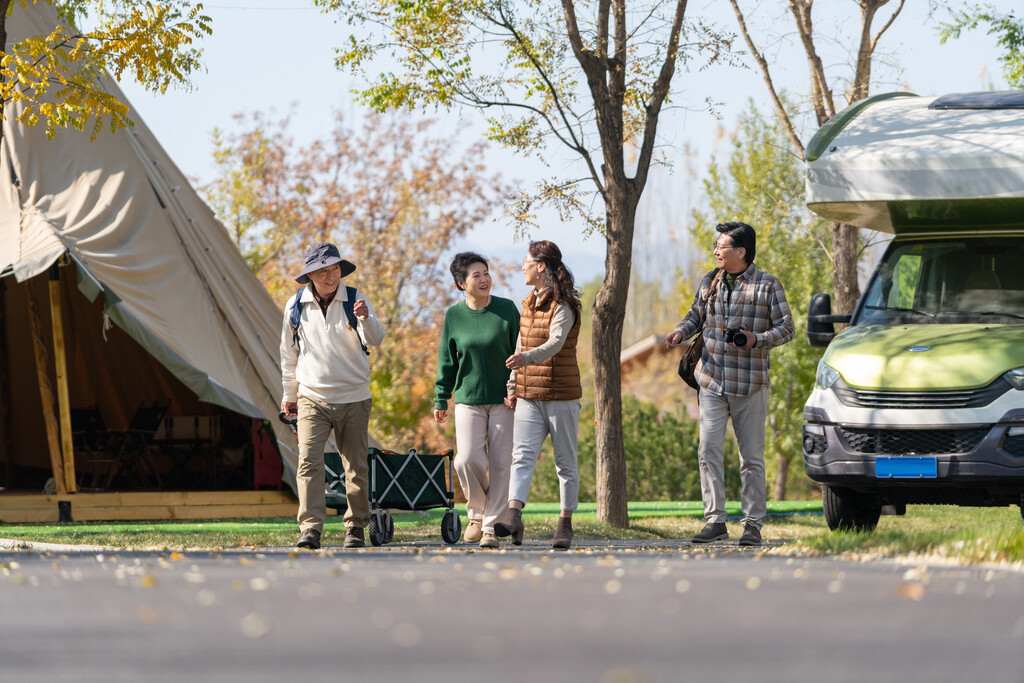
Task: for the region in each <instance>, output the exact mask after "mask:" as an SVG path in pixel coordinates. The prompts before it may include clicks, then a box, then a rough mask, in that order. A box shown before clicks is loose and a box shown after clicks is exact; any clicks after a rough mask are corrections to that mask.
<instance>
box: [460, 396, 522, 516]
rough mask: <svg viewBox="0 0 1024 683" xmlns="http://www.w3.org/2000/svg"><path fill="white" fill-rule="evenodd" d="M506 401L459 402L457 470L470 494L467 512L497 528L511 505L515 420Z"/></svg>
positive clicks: (465, 491)
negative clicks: (510, 484)
mask: <svg viewBox="0 0 1024 683" xmlns="http://www.w3.org/2000/svg"><path fill="white" fill-rule="evenodd" d="M514 419H515V413H513V412H512V411H511V410H509V409H508V407H507V406H506V405H505V404H504V403H493V404H488V405H464V404H462V403H456V404H455V449H456V453H455V462H454V466H455V471H456V472H457V473H458V475H459V483H460V484H461V485H462V492H463V493H465V494H466V514H467V515H469V518H470V519H471V520H472V519H477V520H481V521H482V525H481V526H482V528H483V530H484V531H491V532H493V531H494V523H495V522H497V521H498V520H499V519H501V517H502V515H504V514H505V508H507V507H508V473H509V469H510V468H511V467H512V422H513V420H514Z"/></svg>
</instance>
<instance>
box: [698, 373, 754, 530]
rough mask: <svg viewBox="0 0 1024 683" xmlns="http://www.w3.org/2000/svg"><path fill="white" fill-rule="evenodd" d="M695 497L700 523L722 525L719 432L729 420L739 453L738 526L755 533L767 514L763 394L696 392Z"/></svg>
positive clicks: (722, 473)
mask: <svg viewBox="0 0 1024 683" xmlns="http://www.w3.org/2000/svg"><path fill="white" fill-rule="evenodd" d="M699 402H700V446H698V448H697V460H698V462H699V463H700V494H701V498H702V499H703V500H704V519H706V520H707V521H708V522H713V523H718V522H725V517H726V515H725V452H724V451H725V427H726V424H727V423H728V422H729V418H730V417H731V418H732V428H733V431H734V432H735V433H736V443H737V445H738V446H739V449H740V508H741V509H742V510H743V524H744V525H746V524H751V525H752V526H754V527H755V528H757V529H760V528H761V525H762V524H763V521H762V520H763V518H764V516H765V514H766V513H767V510H768V508H767V489H766V484H765V474H764V424H765V419H766V418H767V417H768V388H767V387H764V388H762V389H761V390H759V391H757V392H756V393H754V394H751V395H750V396H734V395H732V394H721V395H716V394H712V393H710V392H708V391H705V390H704V389H701V390H700V396H699Z"/></svg>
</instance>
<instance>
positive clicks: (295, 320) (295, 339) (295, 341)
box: [288, 287, 306, 349]
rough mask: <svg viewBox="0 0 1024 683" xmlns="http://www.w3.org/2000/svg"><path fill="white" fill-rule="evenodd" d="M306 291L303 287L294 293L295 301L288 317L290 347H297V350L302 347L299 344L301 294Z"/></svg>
mask: <svg viewBox="0 0 1024 683" xmlns="http://www.w3.org/2000/svg"><path fill="white" fill-rule="evenodd" d="M304 291H306V288H305V287H299V291H297V292H295V301H294V302H293V303H292V312H291V315H290V316H289V317H288V322H289V323H290V324H291V326H292V346H298V347H299V349H301V348H302V345H301V344H299V324H300V323H301V322H302V303H301V300H302V293H303V292H304Z"/></svg>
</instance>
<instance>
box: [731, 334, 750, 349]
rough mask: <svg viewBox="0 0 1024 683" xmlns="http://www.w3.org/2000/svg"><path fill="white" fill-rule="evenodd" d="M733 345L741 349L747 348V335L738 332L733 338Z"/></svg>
mask: <svg viewBox="0 0 1024 683" xmlns="http://www.w3.org/2000/svg"><path fill="white" fill-rule="evenodd" d="M732 343H733V344H735V345H736V346H740V347H742V346H746V345H747V335H745V334H743V333H742V332H737V333H736V334H734V335H733V337H732Z"/></svg>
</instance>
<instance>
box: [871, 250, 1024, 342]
mask: <svg viewBox="0 0 1024 683" xmlns="http://www.w3.org/2000/svg"><path fill="white" fill-rule="evenodd" d="M908 323H909V324H922V325H928V324H935V323H947V324H951V323H993V324H1024V237H993V236H991V235H988V236H984V237H958V238H955V239H924V238H920V239H915V240H899V241H894V242H893V243H892V244H891V245H890V247H889V250H888V251H887V252H886V254H885V257H884V258H883V261H882V264H881V265H880V266H879V268H878V269H877V271H876V272H875V276H874V278H872V280H871V284H870V285H869V287H868V291H867V294H866V295H865V296H864V298H863V301H862V304H861V307H860V309H859V310H858V312H857V315H856V318H855V319H854V320H853V324H855V325H895V324H908Z"/></svg>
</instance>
